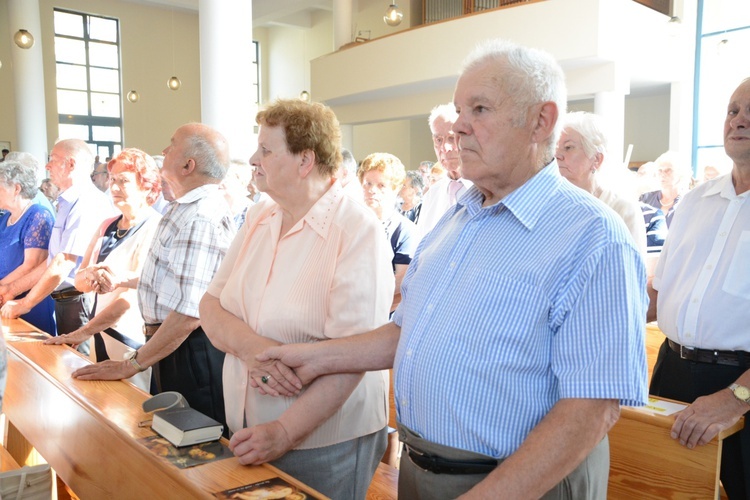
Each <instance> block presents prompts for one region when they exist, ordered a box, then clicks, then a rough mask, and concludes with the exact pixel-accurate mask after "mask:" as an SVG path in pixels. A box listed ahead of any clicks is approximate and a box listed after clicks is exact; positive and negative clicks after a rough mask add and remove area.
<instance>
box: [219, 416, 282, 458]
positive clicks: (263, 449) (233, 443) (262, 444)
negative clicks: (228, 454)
mask: <svg viewBox="0 0 750 500" xmlns="http://www.w3.org/2000/svg"><path fill="white" fill-rule="evenodd" d="M293 447H294V443H292V441H291V439H289V436H288V435H287V432H286V429H284V426H283V425H281V422H279V421H278V420H274V421H273V422H268V423H265V424H260V425H256V426H254V427H248V428H246V429H242V430H240V431H238V432H235V433H234V435H233V436H232V439H230V440H229V449H230V450H232V452H233V453H234V454H235V456H236V457H237V458H239V460H240V463H241V464H243V465H260V464H263V463H266V462H270V461H272V460H276V459H277V458H279V457H280V456H282V455H283V454H284V453H286V452H287V451H289V450H291V449H292V448H293Z"/></svg>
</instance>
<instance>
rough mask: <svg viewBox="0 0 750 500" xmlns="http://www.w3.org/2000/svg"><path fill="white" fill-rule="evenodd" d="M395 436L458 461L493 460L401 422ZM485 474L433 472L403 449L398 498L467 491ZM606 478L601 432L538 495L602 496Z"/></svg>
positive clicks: (438, 499)
mask: <svg viewBox="0 0 750 500" xmlns="http://www.w3.org/2000/svg"><path fill="white" fill-rule="evenodd" d="M398 436H399V439H400V440H402V441H403V442H404V444H406V445H407V446H411V447H413V448H416V449H418V450H421V451H422V452H425V453H428V454H431V455H437V456H439V457H442V458H448V459H451V460H462V461H475V460H488V459H489V460H493V458H492V457H489V456H486V455H481V454H479V453H474V452H471V451H466V450H460V449H458V448H452V447H450V446H445V445H442V444H438V443H433V442H431V441H427V440H425V439H423V438H421V437H420V436H419V435H418V434H417V433H415V432H413V431H412V430H411V429H409V428H408V427H406V426H404V425H402V424H399V425H398ZM497 462H498V465H499V464H500V463H502V462H503V459H498V460H497ZM489 474H490V473H489V472H487V473H481V474H434V473H432V472H430V471H427V470H424V469H422V468H421V467H419V466H418V465H416V464H415V463H414V462H413V461H412V459H411V458H410V457H409V453H408V452H407V450H406V449H404V450H403V452H402V453H401V462H400V471H399V473H398V498H408V499H410V500H449V499H453V498H456V497H458V496H461V495H463V494H464V493H466V492H467V491H469V490H470V489H471V488H473V487H474V486H476V485H477V484H479V483H480V482H481V481H483V480H484V479H485V478H486V477H487V476H488V475H489ZM608 479H609V438H608V437H607V436H605V437H604V439H602V441H601V442H600V443H599V444H598V445H596V446H595V447H594V449H593V450H591V452H590V453H589V455H588V456H587V457H586V458H585V459H583V462H581V463H580V464H579V465H578V467H576V468H575V469H574V470H573V472H571V473H570V474H568V475H567V476H566V477H565V478H563V480H562V481H560V482H559V483H558V484H557V485H555V486H554V487H553V488H552V489H551V490H550V491H548V492H547V493H545V494H544V496H542V500H605V499H606V498H607V480H608Z"/></svg>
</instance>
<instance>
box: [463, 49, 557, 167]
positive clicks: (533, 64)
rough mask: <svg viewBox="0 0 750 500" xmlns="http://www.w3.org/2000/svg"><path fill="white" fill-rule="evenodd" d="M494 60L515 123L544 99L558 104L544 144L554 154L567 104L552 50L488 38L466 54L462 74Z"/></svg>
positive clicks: (551, 154) (519, 121) (549, 156)
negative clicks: (508, 97)
mask: <svg viewBox="0 0 750 500" xmlns="http://www.w3.org/2000/svg"><path fill="white" fill-rule="evenodd" d="M488 63H491V64H493V65H494V66H495V67H496V68H497V69H496V72H497V81H498V83H499V85H500V87H501V88H502V89H503V91H504V92H505V93H507V94H508V95H510V96H512V98H513V101H514V103H515V105H516V110H517V115H516V119H515V120H514V122H513V124H514V125H515V126H519V127H520V126H523V125H525V124H526V119H527V116H526V115H527V113H528V110H529V108H531V106H533V105H535V104H539V103H542V102H548V101H549V102H553V103H555V104H556V105H557V111H558V120H557V123H556V124H555V128H554V133H553V134H552V137H550V139H549V140H548V141H547V143H546V144H545V145H544V146H545V152H546V153H547V154H546V156H547V157H548V158H550V159H551V158H552V157H553V156H554V152H555V145H556V144H557V138H558V137H559V136H560V130H561V127H562V120H561V119H560V118H562V116H563V115H564V114H565V110H566V109H567V105H568V100H567V99H568V93H567V89H566V88H565V74H564V73H563V70H562V68H561V67H560V65H559V64H558V63H557V61H556V60H555V58H554V57H552V55H550V54H549V53H547V52H545V51H543V50H539V49H533V48H529V47H524V46H523V45H518V44H517V43H513V42H510V41H507V40H502V39H499V38H496V39H492V40H486V41H484V42H481V43H480V44H478V45H477V47H476V48H475V49H474V50H473V51H472V52H471V53H470V54H469V55H468V56H467V57H466V59H465V60H464V63H463V65H462V67H461V71H460V74H461V75H463V74H464V73H466V72H467V71H471V70H473V69H475V68H477V67H479V66H483V65H484V64H488Z"/></svg>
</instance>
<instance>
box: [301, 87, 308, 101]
mask: <svg viewBox="0 0 750 500" xmlns="http://www.w3.org/2000/svg"><path fill="white" fill-rule="evenodd" d="M299 98H300V99H302V100H303V101H305V102H310V92H308V91H307V90H303V91H302V92H300V93H299Z"/></svg>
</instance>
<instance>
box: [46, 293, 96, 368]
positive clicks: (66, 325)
mask: <svg viewBox="0 0 750 500" xmlns="http://www.w3.org/2000/svg"><path fill="white" fill-rule="evenodd" d="M92 305H93V299H92V297H91V294H90V293H84V294H82V295H77V296H75V297H68V298H65V299H59V300H55V320H56V321H57V335H65V334H66V333H70V332H74V331H76V330H78V329H79V328H81V327H82V326H83V325H85V324H86V323H88V322H89V318H90V317H91V307H92ZM89 345H90V342H89V340H86V341H85V342H81V343H80V344H78V352H80V353H82V354H84V355H86V356H88V355H89V349H90V348H89Z"/></svg>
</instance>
